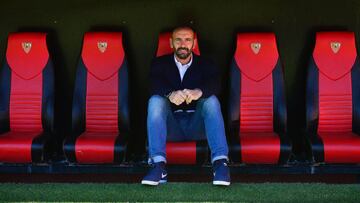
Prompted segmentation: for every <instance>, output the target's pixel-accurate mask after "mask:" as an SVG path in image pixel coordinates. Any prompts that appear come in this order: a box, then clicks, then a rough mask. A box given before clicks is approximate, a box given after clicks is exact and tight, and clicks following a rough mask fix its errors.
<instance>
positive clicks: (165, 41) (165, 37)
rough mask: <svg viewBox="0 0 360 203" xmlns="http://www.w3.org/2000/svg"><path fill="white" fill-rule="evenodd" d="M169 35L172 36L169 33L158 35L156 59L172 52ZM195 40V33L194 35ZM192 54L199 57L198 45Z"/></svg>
mask: <svg viewBox="0 0 360 203" xmlns="http://www.w3.org/2000/svg"><path fill="white" fill-rule="evenodd" d="M171 34H172V33H171V32H164V33H161V34H160V35H159V42H158V48H157V51H156V57H160V56H163V55H166V54H171V53H173V52H174V51H173V49H172V48H171V47H170V38H171ZM195 39H197V35H196V33H195ZM193 52H194V53H195V54H196V55H200V49H199V45H198V44H197V45H196V46H195V47H194V50H193Z"/></svg>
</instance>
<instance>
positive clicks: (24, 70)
mask: <svg viewBox="0 0 360 203" xmlns="http://www.w3.org/2000/svg"><path fill="white" fill-rule="evenodd" d="M6 60H7V63H8V64H9V67H10V69H11V70H12V71H13V72H14V73H15V74H16V75H18V76H19V77H21V78H23V79H25V80H29V79H32V78H34V77H36V76H37V75H39V74H40V73H41V72H42V70H43V69H44V68H45V66H46V64H47V62H48V60H49V52H48V49H47V45H46V33H36V32H24V33H12V34H10V35H9V37H8V45H7V49H6Z"/></svg>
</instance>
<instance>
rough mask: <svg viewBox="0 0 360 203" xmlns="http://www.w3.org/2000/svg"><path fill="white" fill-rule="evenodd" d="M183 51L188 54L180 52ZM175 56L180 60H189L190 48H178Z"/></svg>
mask: <svg viewBox="0 0 360 203" xmlns="http://www.w3.org/2000/svg"><path fill="white" fill-rule="evenodd" d="M182 50H185V51H186V53H181V52H180V51H182ZM175 54H176V56H177V57H178V58H179V59H187V58H188V57H189V56H190V54H191V51H190V50H189V49H188V48H178V49H176V51H175Z"/></svg>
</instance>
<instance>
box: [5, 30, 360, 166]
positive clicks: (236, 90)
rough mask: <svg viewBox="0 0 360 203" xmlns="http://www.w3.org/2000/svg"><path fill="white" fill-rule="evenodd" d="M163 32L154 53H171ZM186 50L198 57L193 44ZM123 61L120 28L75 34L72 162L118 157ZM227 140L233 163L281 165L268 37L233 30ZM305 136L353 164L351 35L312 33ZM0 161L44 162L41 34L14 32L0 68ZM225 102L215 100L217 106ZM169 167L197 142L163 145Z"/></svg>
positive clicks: (282, 114)
mask: <svg viewBox="0 0 360 203" xmlns="http://www.w3.org/2000/svg"><path fill="white" fill-rule="evenodd" d="M169 38H170V33H163V34H161V35H160V37H159V43H158V49H157V52H156V57H159V56H161V55H164V54H170V53H172V50H171V48H170V46H169ZM194 53H195V54H197V55H200V49H199V47H195V50H194ZM128 68H129V67H128V64H127V61H126V54H125V51H124V49H123V45H122V33H120V32H111V33H107V32H89V33H86V34H85V36H84V41H83V47H82V52H81V57H80V60H79V64H78V67H77V72H76V81H75V89H74V97H73V106H72V128H73V132H72V134H71V135H68V136H66V138H65V140H64V143H63V150H64V153H65V156H66V159H67V160H68V161H69V162H71V163H78V164H105V163H110V164H111V163H121V162H122V161H123V160H124V156H125V153H126V146H127V138H128V137H129V136H130V134H131V133H130V132H131V131H130V127H129V103H128V81H129V80H131V78H129V77H128ZM229 80H230V85H229V87H230V96H229V98H228V101H229V103H228V105H229V106H228V107H229V108H228V109H229V112H228V113H227V114H228V117H229V119H228V120H229V123H228V125H227V126H228V130H229V132H230V134H229V135H228V137H227V138H228V142H229V146H230V159H231V161H232V162H234V163H246V164H284V163H287V161H288V160H289V156H290V153H291V141H290V139H289V135H288V134H287V129H286V126H287V110H286V102H285V93H284V79H283V67H282V63H281V60H280V56H279V54H278V50H277V45H276V38H275V35H274V34H273V33H240V34H238V35H237V48H236V51H235V54H234V57H233V60H232V63H231V67H230V75H229ZM306 89H307V94H306V124H307V125H306V136H307V137H308V139H309V140H310V141H311V146H312V152H313V157H314V159H315V161H316V162H325V163H360V136H359V133H360V66H359V61H358V59H357V52H356V48H355V37H354V33H352V32H319V33H317V34H316V44H315V48H314V51H313V55H312V56H311V57H310V61H309V65H308V76H307V87H306ZM0 90H1V92H0V162H2V163H33V162H44V161H45V162H46V161H47V157H48V148H49V147H48V143H49V140H51V137H52V136H54V135H53V129H54V127H53V126H54V67H53V63H52V60H51V56H49V52H48V49H47V44H46V33H13V34H10V35H9V37H8V44H7V50H6V60H5V63H4V66H3V67H2V68H1V70H0ZM223 105H224V104H223ZM166 152H167V159H168V162H169V163H170V164H203V163H205V162H206V161H207V159H208V153H209V150H208V147H207V144H206V142H204V141H194V142H171V143H167V146H166Z"/></svg>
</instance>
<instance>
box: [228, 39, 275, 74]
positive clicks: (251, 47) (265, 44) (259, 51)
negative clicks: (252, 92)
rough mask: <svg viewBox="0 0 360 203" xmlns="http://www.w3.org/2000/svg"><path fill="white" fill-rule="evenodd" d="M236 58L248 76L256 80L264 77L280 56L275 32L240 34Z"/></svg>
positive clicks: (269, 72)
mask: <svg viewBox="0 0 360 203" xmlns="http://www.w3.org/2000/svg"><path fill="white" fill-rule="evenodd" d="M234 58H235V61H236V63H237V65H238V67H239V68H240V71H241V72H242V73H243V74H244V75H245V76H246V77H248V78H250V79H251V80H254V81H260V80H262V79H264V78H265V77H267V76H268V75H269V74H271V73H272V71H273V69H274V68H275V65H276V63H277V61H278V58H279V54H278V50H277V46H276V39H275V35H274V33H244V34H238V35H237V45H236V51H235V55H234Z"/></svg>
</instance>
